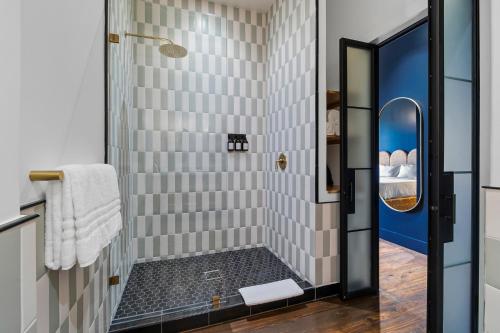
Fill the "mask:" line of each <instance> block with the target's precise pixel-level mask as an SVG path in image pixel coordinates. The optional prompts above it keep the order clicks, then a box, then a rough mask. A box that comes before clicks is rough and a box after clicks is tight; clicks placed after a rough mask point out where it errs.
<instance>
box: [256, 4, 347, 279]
mask: <svg viewBox="0 0 500 333" xmlns="http://www.w3.org/2000/svg"><path fill="white" fill-rule="evenodd" d="M268 19H269V21H268V25H267V74H266V78H267V84H266V88H267V96H266V97H267V109H266V117H267V121H266V154H265V156H266V157H265V160H266V168H265V171H266V177H265V183H266V192H267V196H266V200H267V201H266V206H267V208H268V209H267V212H266V213H267V219H266V222H267V225H266V243H267V244H268V245H269V247H270V248H271V249H272V251H274V252H275V253H276V254H277V255H278V256H279V257H280V258H282V260H284V261H285V262H286V263H288V265H289V266H291V267H292V268H294V269H295V270H296V271H298V272H300V273H301V274H302V276H304V277H305V278H306V279H307V280H309V281H310V282H311V283H313V284H315V285H323V284H328V283H332V282H337V275H336V272H337V224H336V222H337V220H338V204H337V203H334V204H322V205H316V204H315V200H316V199H315V173H316V172H315V149H316V116H315V109H316V102H315V99H316V3H315V1H314V0H304V1H297V0H276V1H275V3H274V4H273V6H272V7H271V9H270V11H269V13H268ZM281 151H283V152H285V153H286V154H287V156H288V160H289V165H288V167H287V169H286V170H284V171H278V172H277V171H276V170H275V167H274V161H275V160H276V159H277V157H278V154H279V152H281Z"/></svg>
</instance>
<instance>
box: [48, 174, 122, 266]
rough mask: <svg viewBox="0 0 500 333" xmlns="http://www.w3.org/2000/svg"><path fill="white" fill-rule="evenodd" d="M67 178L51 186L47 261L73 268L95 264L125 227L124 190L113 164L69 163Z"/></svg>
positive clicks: (50, 264)
mask: <svg viewBox="0 0 500 333" xmlns="http://www.w3.org/2000/svg"><path fill="white" fill-rule="evenodd" d="M60 169H61V170H63V171H64V181H62V182H51V183H50V184H49V187H48V190H47V218H46V229H45V263H46V266H47V267H48V268H50V269H59V268H61V269H64V270H66V269H70V268H71V267H73V266H74V265H75V263H76V262H78V264H79V265H80V266H81V267H86V266H89V265H91V264H92V263H93V262H94V261H95V260H96V259H97V257H98V256H99V254H100V252H101V250H102V249H103V248H104V247H106V246H107V245H108V244H109V243H110V242H111V240H112V239H113V238H114V237H115V236H117V235H118V233H119V232H120V230H121V228H122V219H121V214H120V192H119V189H118V181H117V176H116V172H115V169H114V168H113V167H112V166H110V165H102V164H93V165H67V166H63V167H61V168H60Z"/></svg>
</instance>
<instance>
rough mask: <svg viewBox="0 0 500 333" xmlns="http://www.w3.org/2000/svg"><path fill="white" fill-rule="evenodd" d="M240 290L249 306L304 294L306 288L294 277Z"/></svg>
mask: <svg viewBox="0 0 500 333" xmlns="http://www.w3.org/2000/svg"><path fill="white" fill-rule="evenodd" d="M238 291H239V292H240V294H241V297H243V300H244V301H245V304H246V305H248V306H252V305H258V304H265V303H269V302H274V301H279V300H282V299H287V298H292V297H295V296H300V295H303V294H304V290H302V288H300V287H299V285H298V284H297V283H296V282H295V281H293V280H292V279H286V280H281V281H275V282H270V283H265V284H259V285H256V286H251V287H245V288H240V289H238Z"/></svg>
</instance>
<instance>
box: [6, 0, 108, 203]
mask: <svg viewBox="0 0 500 333" xmlns="http://www.w3.org/2000/svg"><path fill="white" fill-rule="evenodd" d="M11 2H13V3H14V2H15V3H17V2H18V1H11ZM104 24H105V16H104V0H85V1H80V0H44V1H22V23H21V25H22V36H21V38H22V39H21V60H22V69H21V116H20V119H21V124H22V136H21V138H20V149H19V151H20V174H19V182H20V189H21V193H20V201H21V204H25V203H29V202H32V201H35V200H37V199H40V198H42V197H43V186H44V184H43V183H31V182H30V181H29V180H28V178H27V175H28V172H29V170H33V169H54V168H56V167H57V166H58V165H62V164H68V163H93V162H103V161H104ZM7 27H8V26H7ZM7 27H6V29H4V31H8V32H9V33H11V32H12V30H16V29H12V28H10V27H9V28H8V29H7ZM7 44H8V43H7ZM7 44H5V43H4V44H2V45H7Z"/></svg>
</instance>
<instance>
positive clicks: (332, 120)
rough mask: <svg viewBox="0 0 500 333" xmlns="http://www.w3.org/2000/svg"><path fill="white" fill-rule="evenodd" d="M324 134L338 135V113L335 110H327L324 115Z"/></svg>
mask: <svg viewBox="0 0 500 333" xmlns="http://www.w3.org/2000/svg"><path fill="white" fill-rule="evenodd" d="M326 133H327V134H335V135H340V112H339V110H337V109H331V110H328V113H327V115H326Z"/></svg>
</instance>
